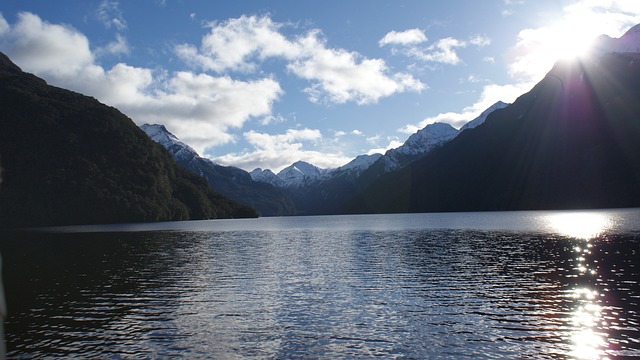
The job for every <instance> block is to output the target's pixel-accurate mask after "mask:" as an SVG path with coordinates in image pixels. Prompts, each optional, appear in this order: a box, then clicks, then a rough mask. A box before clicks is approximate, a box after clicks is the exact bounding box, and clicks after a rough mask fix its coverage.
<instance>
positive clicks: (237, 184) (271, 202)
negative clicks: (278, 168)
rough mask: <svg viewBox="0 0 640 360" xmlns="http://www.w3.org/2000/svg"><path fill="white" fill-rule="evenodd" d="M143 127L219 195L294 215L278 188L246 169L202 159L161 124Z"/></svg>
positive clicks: (259, 208) (267, 211)
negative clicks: (254, 178) (253, 177)
mask: <svg viewBox="0 0 640 360" xmlns="http://www.w3.org/2000/svg"><path fill="white" fill-rule="evenodd" d="M141 128H142V130H143V131H144V132H145V133H147V135H149V137H150V138H151V139H152V140H153V141H155V142H157V143H158V144H160V145H162V146H164V147H165V148H166V149H167V150H169V152H170V153H171V154H172V155H173V157H174V158H175V159H176V161H177V162H178V164H180V165H182V166H183V167H185V168H187V169H189V170H191V171H193V172H195V173H196V174H198V175H200V176H202V177H204V178H205V179H206V180H207V181H208V182H209V184H210V185H211V186H212V187H213V188H214V189H215V190H216V191H218V192H219V193H220V194H222V195H224V196H226V197H229V198H231V199H234V200H236V201H238V202H240V203H242V204H245V205H247V206H251V207H253V208H255V209H256V210H257V211H258V213H260V215H261V216H283V215H295V213H296V209H295V205H294V204H293V202H292V201H291V199H290V198H289V196H288V195H287V194H286V193H285V191H283V190H281V189H280V188H278V187H274V186H273V185H271V184H267V183H264V182H259V181H254V180H253V179H252V178H251V176H250V175H249V173H247V172H246V171H244V170H242V169H239V168H236V167H232V166H221V165H218V164H215V163H214V162H212V161H211V160H209V159H205V158H202V157H200V156H199V155H198V153H197V152H196V151H195V150H193V149H192V148H191V147H189V146H188V145H187V144H185V143H183V142H182V141H180V140H178V138H177V137H176V136H175V135H173V134H172V133H170V132H169V131H168V130H167V129H166V128H165V127H164V126H162V125H149V124H144V125H142V126H141Z"/></svg>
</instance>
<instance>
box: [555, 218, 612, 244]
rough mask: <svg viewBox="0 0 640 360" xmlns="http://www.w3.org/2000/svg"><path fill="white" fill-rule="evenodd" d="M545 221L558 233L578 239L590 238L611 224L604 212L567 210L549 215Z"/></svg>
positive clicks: (605, 229)
mask: <svg viewBox="0 0 640 360" xmlns="http://www.w3.org/2000/svg"><path fill="white" fill-rule="evenodd" d="M546 220H547V223H548V225H549V226H550V227H551V228H552V230H554V231H556V232H558V233H559V234H560V235H564V236H570V237H574V238H578V239H585V240H588V239H592V238H594V237H596V236H598V235H600V234H602V233H603V232H605V231H607V230H608V229H609V228H610V227H611V226H612V221H611V219H610V218H609V217H608V216H607V215H606V214H604V213H596V212H567V213H559V214H553V215H549V216H548V217H547V219H546Z"/></svg>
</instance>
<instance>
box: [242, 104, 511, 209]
mask: <svg viewBox="0 0 640 360" xmlns="http://www.w3.org/2000/svg"><path fill="white" fill-rule="evenodd" d="M505 106H507V104H505V103H503V102H497V103H496V104H494V105H492V106H491V107H489V108H488V109H487V110H485V111H484V112H483V113H482V114H481V115H480V116H478V117H477V118H476V119H474V120H472V121H470V122H469V124H470V125H469V127H468V128H472V127H475V126H477V125H479V124H481V123H482V122H484V120H485V118H486V117H487V116H488V115H489V114H490V113H491V112H493V111H495V110H497V109H501V108H503V107H505ZM461 131H462V130H457V129H455V128H454V127H452V126H451V125H448V124H443V123H435V124H430V125H427V126H426V127H425V128H423V129H421V130H419V131H417V132H416V133H415V134H413V135H411V136H410V137H409V138H408V139H407V141H405V143H404V144H403V145H402V146H400V147H398V148H395V149H391V150H388V151H387V152H386V153H385V154H384V155H381V154H373V155H360V156H358V157H356V158H355V159H353V160H352V161H351V162H349V163H348V164H346V165H343V166H341V167H339V168H336V169H319V168H318V167H316V166H314V165H312V164H309V163H306V162H304V161H298V162H296V163H294V164H292V165H290V166H288V167H287V168H285V169H283V170H281V171H280V172H278V174H277V175H276V174H274V173H273V172H272V171H270V170H262V169H255V170H253V171H252V172H251V177H252V178H253V179H254V180H256V181H261V182H265V183H269V184H271V185H274V186H276V187H279V188H282V189H283V190H285V191H286V192H287V194H288V195H289V196H290V197H291V199H292V200H293V202H294V203H295V206H296V210H297V213H298V214H306V215H309V214H336V213H339V212H341V211H342V208H343V207H344V205H345V201H347V200H349V199H351V198H352V197H353V196H354V194H359V193H361V192H362V191H363V190H364V189H365V188H366V187H367V186H368V185H370V184H371V183H373V182H374V181H375V180H376V179H378V178H379V177H381V176H382V175H384V174H386V173H388V172H390V171H393V170H397V169H399V168H401V167H403V166H406V165H408V164H409V163H411V162H412V161H415V160H417V159H419V158H421V157H422V156H424V155H425V154H427V153H429V152H430V151H432V150H434V149H436V148H438V147H440V146H442V145H443V144H445V143H447V142H449V141H451V140H452V139H454V138H455V137H456V136H458V134H459V133H460V132H461Z"/></svg>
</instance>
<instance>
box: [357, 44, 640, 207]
mask: <svg viewBox="0 0 640 360" xmlns="http://www.w3.org/2000/svg"><path fill="white" fill-rule="evenodd" d="M632 206H633V207H635V206H640V57H639V56H638V55H637V54H608V55H603V56H602V57H600V58H597V59H593V60H583V61H578V60H574V61H564V62H559V63H557V64H556V65H555V67H554V68H553V69H552V70H551V71H550V72H549V74H548V75H547V76H546V77H545V78H544V79H543V80H542V81H541V82H540V83H538V84H537V85H536V86H535V87H534V88H533V89H532V90H531V91H530V92H528V93H526V94H524V95H522V96H521V97H520V98H518V100H517V101H516V102H515V103H514V104H512V105H510V106H508V107H506V108H505V109H501V110H497V111H495V112H494V113H492V114H491V115H489V117H488V118H487V120H486V122H485V123H484V124H483V125H481V126H478V127H477V128H475V129H469V130H467V131H464V132H463V133H461V134H460V135H459V136H458V137H456V138H455V139H454V140H452V141H451V142H449V143H447V144H445V145H444V146H443V147H441V148H439V149H436V150H434V151H433V152H431V153H429V154H428V155H427V156H426V157H424V158H422V159H421V160H418V161H416V162H414V163H412V164H411V165H409V166H407V167H405V168H403V169H402V170H400V171H397V172H394V173H390V174H387V175H385V176H383V177H381V178H380V179H379V180H378V181H376V182H374V183H373V184H372V185H371V186H369V187H368V188H367V190H366V191H364V192H363V193H362V194H359V195H358V196H357V197H356V198H354V199H352V201H350V203H349V205H348V206H346V208H345V211H346V212H405V211H412V212H421V211H475V210H516V209H567V208H602V207H632Z"/></svg>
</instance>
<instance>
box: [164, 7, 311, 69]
mask: <svg viewBox="0 0 640 360" xmlns="http://www.w3.org/2000/svg"><path fill="white" fill-rule="evenodd" d="M282 26H283V25H282V24H279V23H275V22H273V21H272V20H271V18H269V17H268V16H262V17H258V16H244V15H243V16H241V17H239V18H237V19H229V20H227V21H224V22H221V23H216V22H212V23H209V24H208V25H207V27H209V28H210V29H211V30H210V32H209V33H208V34H207V35H205V36H204V37H203V38H202V43H201V44H200V47H199V48H198V47H196V46H194V45H192V44H180V45H178V46H177V47H176V49H175V50H176V53H177V54H178V55H179V56H181V57H182V58H183V59H184V60H186V61H188V62H190V63H191V64H193V65H196V66H198V67H200V68H203V69H205V70H211V71H215V72H224V71H228V70H232V71H244V72H247V71H254V70H255V69H256V68H257V64H256V62H255V61H258V60H265V59H267V58H269V57H281V58H284V59H292V58H295V57H297V56H298V55H299V54H300V51H301V50H302V49H301V47H300V45H299V44H297V43H295V42H292V41H290V40H288V39H287V38H286V37H285V36H284V35H282V34H281V33H280V28H282Z"/></svg>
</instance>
